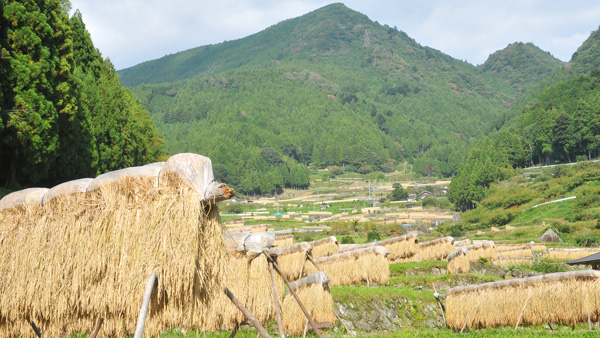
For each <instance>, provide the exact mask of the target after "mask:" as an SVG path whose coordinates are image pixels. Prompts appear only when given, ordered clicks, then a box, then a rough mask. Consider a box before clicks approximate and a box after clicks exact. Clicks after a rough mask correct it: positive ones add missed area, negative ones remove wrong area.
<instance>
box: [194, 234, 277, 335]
mask: <svg viewBox="0 0 600 338" xmlns="http://www.w3.org/2000/svg"><path fill="white" fill-rule="evenodd" d="M273 241H274V238H273V237H272V236H270V235H268V234H266V233H254V234H245V235H241V236H240V235H238V234H233V235H231V234H225V242H226V243H227V247H228V248H232V247H236V249H234V250H229V249H228V254H229V265H228V267H227V273H226V278H225V285H226V287H227V288H229V290H231V292H232V293H233V294H234V295H235V296H236V298H237V299H238V300H239V301H240V302H241V303H242V304H243V305H244V306H245V307H246V308H247V309H248V310H249V311H250V312H251V313H252V314H253V315H254V316H255V317H256V319H257V320H258V321H259V322H261V323H263V324H264V323H266V322H268V321H269V320H271V319H273V318H275V308H274V304H273V294H272V292H273V291H272V282H271V274H270V271H269V265H268V261H267V258H266V257H265V255H262V254H260V253H261V252H262V251H263V250H265V249H267V248H269V247H271V246H272V244H273ZM276 284H277V285H276V287H277V294H278V296H279V299H278V301H279V302H281V299H282V291H283V289H284V287H283V280H282V279H281V278H276ZM208 312H209V313H210V318H209V320H207V321H204V322H200V321H198V322H197V323H195V324H196V325H195V327H199V328H202V329H203V330H209V331H214V330H223V329H226V330H227V329H232V328H233V327H235V326H236V325H239V324H241V323H243V322H245V321H246V317H245V316H244V315H243V314H242V312H241V311H240V310H239V309H238V308H237V307H236V306H235V305H233V304H232V303H231V301H230V300H229V298H227V296H226V295H225V294H224V293H223V292H221V293H218V294H217V295H216V299H215V301H214V302H213V303H212V309H210V310H209V311H208Z"/></svg>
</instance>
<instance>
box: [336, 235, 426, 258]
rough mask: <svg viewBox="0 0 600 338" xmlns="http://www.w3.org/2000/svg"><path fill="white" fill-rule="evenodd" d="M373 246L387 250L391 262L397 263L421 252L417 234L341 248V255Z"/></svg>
mask: <svg viewBox="0 0 600 338" xmlns="http://www.w3.org/2000/svg"><path fill="white" fill-rule="evenodd" d="M372 246H382V247H384V248H386V249H387V250H388V251H389V252H390V253H391V254H390V256H389V257H388V258H389V259H390V260H391V261H396V260H400V259H408V258H411V257H413V256H414V255H415V254H417V252H418V251H419V240H418V239H417V235H416V234H408V235H403V236H399V237H393V238H389V239H385V240H383V241H379V242H371V243H366V244H360V245H349V246H345V247H340V253H343V252H347V251H352V250H356V249H362V248H368V247H372Z"/></svg>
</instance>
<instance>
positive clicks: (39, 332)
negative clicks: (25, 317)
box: [29, 320, 42, 338]
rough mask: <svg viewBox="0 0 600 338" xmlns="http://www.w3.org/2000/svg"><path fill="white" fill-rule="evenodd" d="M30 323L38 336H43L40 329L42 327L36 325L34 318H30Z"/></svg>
mask: <svg viewBox="0 0 600 338" xmlns="http://www.w3.org/2000/svg"><path fill="white" fill-rule="evenodd" d="M29 325H31V328H32V329H33V331H35V335H36V336H38V338H42V331H40V328H39V327H37V325H35V322H34V321H33V320H29Z"/></svg>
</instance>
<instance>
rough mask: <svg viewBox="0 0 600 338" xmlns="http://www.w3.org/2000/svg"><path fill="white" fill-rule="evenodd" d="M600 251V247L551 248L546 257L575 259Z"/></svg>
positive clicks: (544, 254) (545, 253) (545, 254)
mask: <svg viewBox="0 0 600 338" xmlns="http://www.w3.org/2000/svg"><path fill="white" fill-rule="evenodd" d="M598 252H600V248H550V249H548V251H546V252H544V253H543V257H544V258H550V259H565V260H570V261H571V260H574V259H579V258H583V257H586V256H589V255H593V254H595V253H598Z"/></svg>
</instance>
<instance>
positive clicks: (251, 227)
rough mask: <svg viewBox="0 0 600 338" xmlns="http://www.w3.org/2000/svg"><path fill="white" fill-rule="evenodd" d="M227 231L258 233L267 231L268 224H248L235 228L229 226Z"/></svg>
mask: <svg viewBox="0 0 600 338" xmlns="http://www.w3.org/2000/svg"><path fill="white" fill-rule="evenodd" d="M226 231H227V232H229V233H244V234H251V233H257V232H265V231H267V226H266V225H265V224H260V225H246V226H240V227H235V228H227V229H226Z"/></svg>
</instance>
